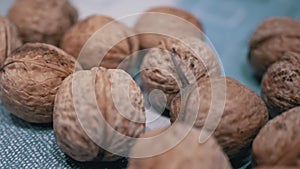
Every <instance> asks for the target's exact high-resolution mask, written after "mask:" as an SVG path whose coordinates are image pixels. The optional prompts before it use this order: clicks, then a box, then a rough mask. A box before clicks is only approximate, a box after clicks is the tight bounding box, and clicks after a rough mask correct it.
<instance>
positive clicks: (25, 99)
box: [0, 43, 75, 123]
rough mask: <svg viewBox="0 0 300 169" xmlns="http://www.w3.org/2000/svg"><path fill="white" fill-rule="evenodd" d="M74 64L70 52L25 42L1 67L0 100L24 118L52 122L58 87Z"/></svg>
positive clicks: (70, 71) (11, 110)
mask: <svg viewBox="0 0 300 169" xmlns="http://www.w3.org/2000/svg"><path fill="white" fill-rule="evenodd" d="M74 65H75V60H74V58H73V57H72V56H70V55H68V54H66V53H65V52H64V51H62V50H60V49H58V48H56V47H54V46H52V45H47V44H42V43H27V44H25V45H23V46H21V47H20V48H17V49H16V50H14V51H13V52H12V54H11V55H10V56H9V57H8V58H7V59H6V61H5V63H4V66H3V67H2V69H1V85H0V90H1V93H0V97H1V101H2V104H3V105H4V106H5V108H7V109H8V110H9V111H10V112H11V113H12V114H14V115H16V116H18V117H19V118H21V119H23V120H25V121H28V122H32V123H48V122H51V121H52V114H53V104H54V98H55V95H56V92H57V89H58V88H59V86H60V85H61V83H62V81H63V80H64V78H66V77H67V76H68V75H70V74H71V73H72V72H73V70H74Z"/></svg>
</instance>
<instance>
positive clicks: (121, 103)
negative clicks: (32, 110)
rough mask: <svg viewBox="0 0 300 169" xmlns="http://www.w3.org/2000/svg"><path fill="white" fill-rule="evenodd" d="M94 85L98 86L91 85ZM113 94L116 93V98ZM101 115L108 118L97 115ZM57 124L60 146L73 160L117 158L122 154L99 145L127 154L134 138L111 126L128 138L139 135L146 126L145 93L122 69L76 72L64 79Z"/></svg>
mask: <svg viewBox="0 0 300 169" xmlns="http://www.w3.org/2000/svg"><path fill="white" fill-rule="evenodd" d="M93 77H95V80H93ZM125 81H127V82H128V81H129V82H130V83H128V84H129V88H126V86H124V85H125V84H124V83H125ZM92 84H95V87H90V85H91V86H93V85H92ZM72 87H73V89H74V90H72ZM124 87H125V88H124ZM127 87H128V86H127ZM112 88H114V90H113V89H112ZM74 92H77V94H76V93H74ZM112 93H115V94H114V101H113V100H112V98H113V97H112V95H113V94H112ZM74 96H76V97H74ZM126 96H128V97H129V98H128V99H126ZM94 97H95V99H96V100H93V98H94ZM78 99H79V100H78ZM93 101H94V102H95V103H94V102H93ZM74 105H75V106H74ZM129 105H131V106H133V108H134V109H130V107H129ZM97 106H98V107H99V110H100V111H101V112H99V111H98V109H97ZM116 106H117V107H118V109H116ZM76 107H77V108H76ZM75 110H76V111H75ZM100 115H102V116H103V118H104V120H105V121H103V119H99V118H97V117H98V116H100ZM79 117H80V118H79ZM53 125H54V132H55V136H56V140H57V143H58V145H59V147H60V148H61V150H62V151H63V152H65V153H66V154H67V155H69V156H70V157H72V158H73V159H75V160H78V161H94V160H95V161H98V160H100V161H113V160H116V159H118V158H120V157H119V156H117V155H114V154H112V153H110V152H108V151H106V150H105V149H102V148H101V147H99V144H101V145H106V146H108V147H111V148H113V150H114V151H115V150H117V151H118V152H121V153H125V154H126V153H127V152H128V151H129V149H130V147H131V146H132V144H133V141H132V140H130V139H122V138H121V137H118V136H117V135H116V134H115V133H113V132H112V131H110V130H108V127H109V126H110V127H112V128H113V129H114V130H115V131H116V132H118V133H120V134H122V135H126V136H128V137H133V138H136V137H139V135H140V134H142V133H143V132H144V127H145V109H144V101H143V97H142V93H141V91H140V89H139V87H138V86H137V85H136V84H135V82H134V81H133V80H132V79H131V77H130V76H129V75H128V74H126V73H125V72H124V71H122V70H118V69H111V70H105V69H104V68H94V69H92V70H91V71H90V70H86V71H79V72H76V73H74V74H73V75H71V76H69V77H68V78H67V79H66V80H65V81H64V82H63V84H62V85H61V87H60V89H59V91H58V93H57V96H56V100H55V108H54V123H53Z"/></svg>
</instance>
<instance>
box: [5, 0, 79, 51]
mask: <svg viewBox="0 0 300 169" xmlns="http://www.w3.org/2000/svg"><path fill="white" fill-rule="evenodd" d="M8 18H9V20H11V21H12V22H13V23H15V24H16V26H17V28H18V29H19V32H20V36H21V38H22V40H23V42H43V43H48V44H52V45H58V44H59V42H60V40H61V38H62V36H63V34H64V33H65V32H66V31H67V30H68V29H69V28H70V27H71V26H72V25H73V24H75V23H76V22H77V18H78V14H77V10H76V9H75V8H74V7H73V6H72V5H71V4H70V3H69V1H68V0H49V1H44V0H16V1H15V3H14V4H13V5H12V6H11V8H10V9H9V12H8Z"/></svg>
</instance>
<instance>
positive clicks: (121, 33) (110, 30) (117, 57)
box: [60, 15, 139, 68]
mask: <svg viewBox="0 0 300 169" xmlns="http://www.w3.org/2000/svg"><path fill="white" fill-rule="evenodd" d="M106 26H107V27H106ZM96 31H97V33H96ZM94 33H96V34H94ZM133 34H134V32H133V30H131V29H130V28H129V27H127V26H126V25H125V24H123V23H121V22H119V21H116V20H114V19H113V18H111V17H107V16H103V15H92V16H89V17H87V18H86V19H84V20H82V21H80V22H79V23H77V24H76V25H75V26H74V27H72V28H71V29H70V30H69V31H68V32H66V34H65V35H64V37H63V39H62V41H61V44H60V46H61V48H62V49H64V50H65V51H66V52H68V53H70V54H72V55H73V56H74V57H76V58H77V57H78V56H79V54H80V51H81V50H82V48H83V47H85V51H84V53H85V54H84V55H86V56H84V57H87V58H86V60H84V58H79V62H80V63H81V65H82V66H83V68H92V67H94V66H99V65H98V64H99V63H100V58H101V56H102V55H103V56H105V57H104V58H103V60H102V62H101V64H100V66H103V67H105V68H116V67H117V66H118V65H119V64H120V63H121V62H122V61H123V60H124V59H125V58H126V57H127V56H129V55H131V54H132V53H133V52H136V51H137V50H138V48H139V47H138V46H139V44H138V43H139V42H138V39H137V37H135V36H132V35H133ZM92 35H93V37H92ZM131 36H132V37H131ZM89 38H92V39H90V40H89ZM88 40H89V41H92V42H89V43H87V42H88ZM116 42H118V43H116ZM86 43H87V44H86ZM84 45H85V46H84ZM86 52H87V53H88V54H86ZM106 52H108V53H106ZM90 55H92V56H90ZM94 55H101V56H99V57H98V56H94Z"/></svg>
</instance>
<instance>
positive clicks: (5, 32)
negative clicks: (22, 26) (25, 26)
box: [0, 16, 22, 66]
mask: <svg viewBox="0 0 300 169" xmlns="http://www.w3.org/2000/svg"><path fill="white" fill-rule="evenodd" d="M21 45H22V42H21V40H20V39H19V36H18V31H17V29H16V27H15V25H13V24H12V23H11V22H10V21H8V20H7V19H5V18H3V17H2V16H0V66H3V63H4V61H5V59H6V58H7V56H9V55H10V53H11V51H13V50H14V49H16V48H17V47H20V46H21Z"/></svg>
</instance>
